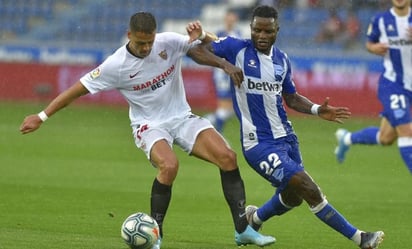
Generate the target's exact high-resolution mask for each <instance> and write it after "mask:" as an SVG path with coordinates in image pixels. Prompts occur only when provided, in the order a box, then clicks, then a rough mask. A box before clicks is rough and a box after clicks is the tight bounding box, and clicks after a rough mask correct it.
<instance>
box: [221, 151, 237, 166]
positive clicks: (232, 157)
mask: <svg viewBox="0 0 412 249" xmlns="http://www.w3.org/2000/svg"><path fill="white" fill-rule="evenodd" d="M217 160H218V166H219V168H221V169H222V170H225V171H228V170H234V169H236V168H237V160H236V153H235V152H234V151H233V150H232V149H229V148H225V149H222V150H220V153H219V155H218V159H217Z"/></svg>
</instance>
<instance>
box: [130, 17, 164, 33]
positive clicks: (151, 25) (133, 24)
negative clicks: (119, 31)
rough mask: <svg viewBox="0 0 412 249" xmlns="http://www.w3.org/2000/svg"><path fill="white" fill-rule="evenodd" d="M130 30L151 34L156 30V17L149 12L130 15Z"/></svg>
mask: <svg viewBox="0 0 412 249" xmlns="http://www.w3.org/2000/svg"><path fill="white" fill-rule="evenodd" d="M129 28H130V31H132V32H143V33H146V34H151V33H153V32H154V31H156V28H157V25H156V18H155V17H154V16H153V15H152V14H151V13H149V12H137V13H135V14H134V15H132V16H131V17H130V23H129Z"/></svg>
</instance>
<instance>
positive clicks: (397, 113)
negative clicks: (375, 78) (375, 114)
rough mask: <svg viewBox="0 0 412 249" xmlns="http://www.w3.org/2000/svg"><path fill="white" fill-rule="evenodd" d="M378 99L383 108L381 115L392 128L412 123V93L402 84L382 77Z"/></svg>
mask: <svg viewBox="0 0 412 249" xmlns="http://www.w3.org/2000/svg"><path fill="white" fill-rule="evenodd" d="M378 98H379V101H380V102H381V103H382V106H383V111H382V112H381V115H382V116H383V117H385V118H386V119H387V120H388V121H389V123H390V124H391V125H392V127H396V126H399V125H402V124H407V123H410V122H411V113H410V109H411V100H412V92H410V91H408V90H405V89H404V88H403V87H402V85H400V84H397V83H394V82H392V81H389V80H388V79H386V78H385V77H380V79H379V86H378Z"/></svg>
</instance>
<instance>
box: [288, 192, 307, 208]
mask: <svg viewBox="0 0 412 249" xmlns="http://www.w3.org/2000/svg"><path fill="white" fill-rule="evenodd" d="M284 202H285V204H286V205H288V206H289V207H291V208H294V207H299V206H300V205H302V203H303V199H302V198H301V197H299V196H297V195H295V196H293V197H291V196H289V197H288V199H287V200H284Z"/></svg>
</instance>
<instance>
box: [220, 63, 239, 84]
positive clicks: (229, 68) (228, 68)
mask: <svg viewBox="0 0 412 249" xmlns="http://www.w3.org/2000/svg"><path fill="white" fill-rule="evenodd" d="M223 70H224V71H225V72H226V73H227V74H228V75H229V76H230V78H231V79H232V80H233V83H234V84H235V86H237V87H240V85H241V84H242V82H243V71H242V69H240V68H238V67H236V66H235V65H233V64H231V63H229V62H227V63H225V65H224V67H223Z"/></svg>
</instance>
